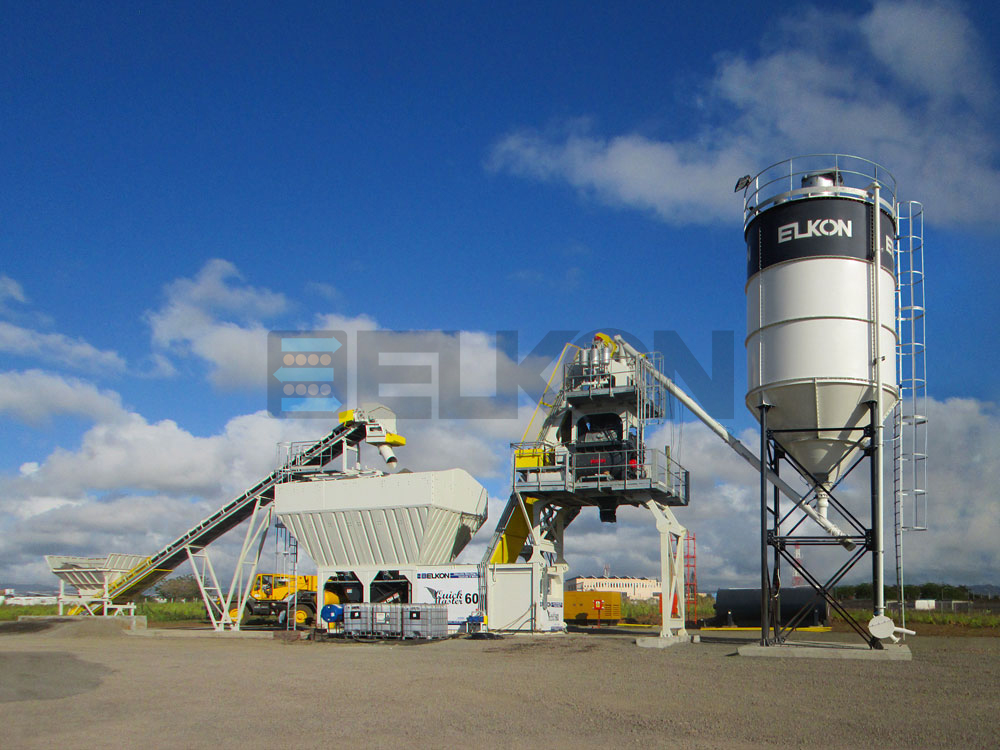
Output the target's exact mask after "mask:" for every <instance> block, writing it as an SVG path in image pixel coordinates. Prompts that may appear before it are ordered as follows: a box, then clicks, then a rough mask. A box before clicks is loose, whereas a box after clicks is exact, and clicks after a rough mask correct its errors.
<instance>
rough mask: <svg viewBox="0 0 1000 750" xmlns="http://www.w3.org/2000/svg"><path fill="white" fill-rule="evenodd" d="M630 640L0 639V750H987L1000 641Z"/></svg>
mask: <svg viewBox="0 0 1000 750" xmlns="http://www.w3.org/2000/svg"><path fill="white" fill-rule="evenodd" d="M825 637H826V638H828V639H845V640H846V639H847V638H848V636H846V635H839V634H833V635H828V636H825ZM812 638H813V639H815V638H816V636H812ZM633 641H634V639H633V638H632V637H629V636H616V635H589V634H569V635H556V636H509V637H506V638H504V639H503V640H496V641H478V640H475V641H474V640H467V639H453V640H449V641H444V642H436V643H426V644H418V645H402V644H399V643H396V644H391V645H390V644H357V643H310V642H297V643H282V642H280V641H272V640H247V639H242V640H238V639H226V640H224V639H213V638H153V637H148V636H146V637H143V636H129V635H125V634H118V633H114V634H112V633H108V632H99V631H95V630H90V631H87V630H86V629H83V630H82V632H81V628H80V626H79V625H57V626H54V627H51V628H47V629H43V630H36V631H35V632H24V630H23V629H22V630H21V631H17V630H16V629H8V630H6V631H4V632H0V746H2V747H5V748H54V747H59V748H77V747H81V748H82V747H98V746H104V747H148V748H168V747H169V748H199V747H213V748H219V747H225V748H239V749H240V750H245V749H246V748H257V747H261V748H263V747H267V748H281V747H295V748H324V749H326V748H356V747H392V748H424V747H426V748H451V747H456V748H457V747H463V748H465V747H498V748H546V749H550V748H591V747H601V748H605V749H607V748H615V747H645V748H673V747H677V748H727V749H730V750H732V749H738V748H757V747H823V748H851V750H858V748H866V747H884V748H887V749H889V748H905V747H919V748H925V747H935V748H940V747H963V748H964V747H983V748H995V747H997V746H998V744H1000V638H941V637H927V638H921V637H919V636H918V637H916V638H911V639H910V646H911V648H912V651H913V660H912V661H909V662H867V661H846V660H845V661H831V660H817V659H753V658H746V657H739V656H735V655H734V654H735V652H736V647H737V645H739V643H740V641H738V640H736V639H734V638H718V637H716V638H713V639H708V638H706V639H705V642H702V643H700V644H683V645H679V646H675V647H673V648H670V649H665V650H653V649H642V648H637V647H636V646H635V645H634V642H633Z"/></svg>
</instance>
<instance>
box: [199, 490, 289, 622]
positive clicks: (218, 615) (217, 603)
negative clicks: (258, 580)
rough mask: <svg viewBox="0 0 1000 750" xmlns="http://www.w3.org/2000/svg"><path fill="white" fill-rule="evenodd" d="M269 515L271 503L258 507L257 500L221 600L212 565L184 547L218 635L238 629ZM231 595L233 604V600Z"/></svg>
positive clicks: (202, 554) (204, 553)
mask: <svg viewBox="0 0 1000 750" xmlns="http://www.w3.org/2000/svg"><path fill="white" fill-rule="evenodd" d="M273 512H274V507H273V506H272V505H271V504H268V505H265V506H262V505H261V499H260V498H258V499H257V502H256V503H255V505H254V509H253V513H252V514H251V516H250V518H249V520H248V522H247V532H246V535H245V536H244V538H243V546H242V547H241V548H240V555H239V557H238V558H237V560H236V569H235V570H234V571H233V579H232V582H231V583H230V585H229V591H228V593H227V594H226V596H225V598H223V595H222V587H221V586H220V585H219V579H218V577H217V576H216V574H215V568H214V567H213V566H212V561H211V559H210V558H209V556H208V551H207V550H206V548H205V547H196V546H191V545H188V546H187V547H185V550H186V551H187V555H188V559H189V560H190V561H191V567H192V568H193V569H194V574H195V579H196V580H197V581H198V590H199V591H200V592H201V597H202V602H203V603H204V604H205V611H206V612H207V613H208V618H209V620H210V621H211V623H212V629H213V630H216V631H218V632H221V631H224V630H227V629H229V630H239V629H240V625H241V623H242V621H243V614H244V612H245V611H246V603H247V599H249V598H250V591H251V590H252V589H253V583H254V577H255V576H256V574H257V566H258V564H259V563H260V556H261V552H262V551H263V549H264V542H265V541H266V539H267V531H268V528H270V525H271V517H272V514H273ZM248 568H249V570H248ZM234 596H235V598H236V600H235V602H234V601H233V598H234ZM234 604H235V605H236V606H235V609H236V617H235V618H234V617H233V616H232V615H231V614H230V612H232V611H233V609H234V606H233V605H234Z"/></svg>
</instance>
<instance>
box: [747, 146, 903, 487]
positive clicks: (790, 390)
mask: <svg viewBox="0 0 1000 750" xmlns="http://www.w3.org/2000/svg"><path fill="white" fill-rule="evenodd" d="M895 193H896V189H895V180H894V179H893V177H892V175H891V174H889V172H888V171H886V170H885V169H884V168H882V167H880V166H879V165H877V164H875V163H873V162H870V161H868V160H865V159H859V158H857V157H848V156H839V155H821V156H808V157H795V158H793V159H789V160H787V161H784V162H780V163H778V164H776V165H774V166H772V167H769V168H768V169H766V170H764V171H763V172H761V173H760V174H759V175H757V177H756V178H754V180H753V181H752V182H751V183H750V188H749V189H748V190H747V192H746V199H745V203H744V209H745V211H744V236H745V239H746V243H747V284H746V297H747V338H746V348H747V395H746V405H747V408H749V409H750V411H751V412H753V413H754V415H755V416H756V417H757V419H758V420H759V419H760V406H761V405H762V404H767V405H769V407H770V408H769V409H768V411H767V426H768V428H769V429H770V430H772V431H775V432H774V438H775V440H776V441H777V442H778V443H780V444H781V446H783V447H784V448H785V450H786V451H787V452H788V454H789V456H791V458H793V459H794V460H795V461H797V462H798V463H799V464H800V465H801V466H802V467H803V468H804V469H805V470H806V471H808V472H809V473H811V474H812V475H813V476H814V477H815V479H816V480H817V481H818V482H819V483H821V484H827V483H829V482H834V481H836V479H837V476H838V475H839V473H840V472H841V471H842V470H844V469H846V468H847V466H848V464H849V463H850V460H851V459H852V458H853V457H854V456H855V455H856V451H857V447H856V446H857V444H858V442H859V440H860V439H861V438H862V437H863V434H864V433H863V430H864V428H866V427H867V426H869V424H870V422H871V411H870V405H871V403H872V402H876V400H877V395H878V391H879V390H881V399H880V401H881V404H880V407H881V413H880V414H879V415H878V419H879V422H880V423H881V421H882V420H884V419H885V417H886V416H887V415H888V414H889V412H890V411H891V410H892V407H893V405H894V404H895V403H896V400H897V398H898V396H899V387H898V384H897V379H896V378H897V376H896V356H895V355H896V341H897V338H896V326H895V304H894V299H895V289H896V281H895V276H894V267H893V262H894V256H893V251H894V238H895V237H896V226H897V219H896V216H897V212H896V195H895ZM876 205H877V206H878V210H877V211H876V210H875V209H876ZM876 245H877V247H878V248H879V251H880V252H879V253H878V255H879V256H880V263H879V264H878V266H876V263H875V259H874V258H875V252H874V250H873V248H874V247H876ZM876 267H878V270H877V272H876ZM876 278H877V280H878V281H877V284H878V285H877V287H876V281H875V280H876ZM879 384H881V386H879Z"/></svg>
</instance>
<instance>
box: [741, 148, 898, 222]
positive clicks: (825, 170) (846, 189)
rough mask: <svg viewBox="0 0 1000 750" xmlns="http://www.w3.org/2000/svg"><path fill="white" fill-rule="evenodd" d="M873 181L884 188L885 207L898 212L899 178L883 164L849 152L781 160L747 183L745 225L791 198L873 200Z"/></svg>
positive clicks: (881, 200) (809, 155)
mask: <svg viewBox="0 0 1000 750" xmlns="http://www.w3.org/2000/svg"><path fill="white" fill-rule="evenodd" d="M873 182H877V183H878V184H879V186H880V188H881V195H880V202H881V203H882V204H883V207H884V208H885V209H886V211H888V212H889V214H890V215H895V213H896V178H895V177H893V176H892V173H891V172H889V170H888V169H886V168H885V167H883V166H882V165H880V164H877V163H875V162H873V161H870V160H868V159H863V158H861V157H860V156H849V155H847V154H808V155H805V156H795V157H792V158H791V159H785V160H784V161H779V162H777V163H776V164H772V165H771V166H769V167H767V168H766V169H764V170H762V171H761V172H760V173H759V174H758V175H757V176H756V177H753V178H752V179H751V180H750V181H749V182H748V183H744V184H746V185H747V187H746V189H745V190H744V193H743V228H744V229H746V228H747V227H748V226H749V225H750V222H751V221H753V219H754V217H755V216H757V214H759V213H760V212H761V211H763V210H765V209H767V208H769V207H770V206H772V205H775V204H778V203H783V202H785V201H789V200H797V199H801V198H816V197H820V196H844V197H850V198H857V199H860V200H866V199H868V200H870V197H869V193H868V190H869V188H870V186H871V185H872V183H873Z"/></svg>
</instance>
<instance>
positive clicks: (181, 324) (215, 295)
mask: <svg viewBox="0 0 1000 750" xmlns="http://www.w3.org/2000/svg"><path fill="white" fill-rule="evenodd" d="M242 281H243V279H242V276H241V275H240V273H239V271H238V270H237V269H236V267H235V266H234V265H233V264H232V263H230V262H228V261H225V260H219V259H214V260H210V261H208V262H207V263H206V264H205V266H204V267H203V268H202V269H201V270H200V271H199V272H198V273H197V274H196V275H195V276H194V278H190V279H187V278H182V279H178V280H176V281H174V282H172V283H170V284H168V285H167V287H166V297H167V300H166V303H165V304H164V305H163V307H161V308H160V309H158V310H154V311H151V312H149V313H147V315H146V318H147V320H148V321H149V324H150V327H151V330H152V338H153V344H154V346H157V347H161V348H163V349H166V350H168V351H171V352H174V353H177V354H181V355H194V356H196V357H198V358H200V359H202V360H204V361H205V362H207V363H208V364H209V367H210V371H209V379H210V380H211V381H212V383H214V384H215V385H217V386H220V387H223V388H242V387H262V386H263V385H264V384H265V383H266V377H267V376H266V372H267V333H268V329H267V328H266V327H264V325H263V324H262V321H263V320H266V319H268V318H270V317H272V316H274V315H277V314H279V313H281V312H284V311H285V310H286V309H287V307H288V303H287V300H286V299H285V297H284V295H282V294H279V293H277V292H273V291H271V290H269V289H264V288H261V287H252V286H247V285H245V284H243V283H242ZM157 354H159V356H160V357H162V353H157ZM154 364H155V365H156V367H157V370H156V371H158V372H170V371H171V368H172V365H170V364H169V362H167V363H166V366H164V363H163V362H162V361H161V362H159V363H158V364H157V363H155V362H154Z"/></svg>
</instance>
